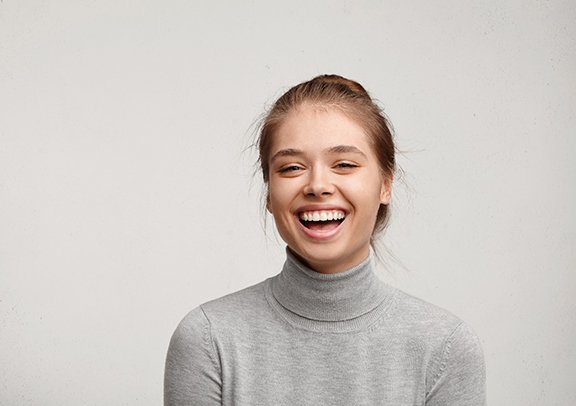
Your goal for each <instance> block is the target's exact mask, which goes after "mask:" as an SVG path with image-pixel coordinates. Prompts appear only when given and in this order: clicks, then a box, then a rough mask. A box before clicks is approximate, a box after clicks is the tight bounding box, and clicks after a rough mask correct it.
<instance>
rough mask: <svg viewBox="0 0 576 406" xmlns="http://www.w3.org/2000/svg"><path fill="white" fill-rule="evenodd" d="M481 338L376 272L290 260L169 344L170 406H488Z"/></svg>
mask: <svg viewBox="0 0 576 406" xmlns="http://www.w3.org/2000/svg"><path fill="white" fill-rule="evenodd" d="M485 403H486V401H485V367H484V358H483V354H482V349H481V346H480V343H479V340H478V338H477V337H476V335H475V334H474V332H472V331H471V329H470V328H469V327H468V326H467V325H466V324H464V323H463V322H462V321H461V320H459V319H458V318H457V317H455V316H453V315H452V314H450V313H449V312H447V311H445V310H443V309H440V308H438V307H436V306H433V305H431V304H429V303H426V302H424V301H422V300H420V299H417V298H414V297H412V296H410V295H408V294H406V293H403V292H401V291H399V290H397V289H395V288H393V287H391V286H389V285H387V284H385V283H383V282H381V281H380V280H379V279H378V277H377V276H376V274H375V273H374V260H373V255H372V254H371V255H370V257H369V258H368V259H367V260H365V261H364V262H362V263H361V264H359V265H358V266H356V267H354V268H352V269H350V270H347V271H345V272H341V273H336V274H321V273H318V272H315V271H313V270H311V269H309V268H307V267H306V266H304V265H303V264H302V263H301V262H299V261H298V259H297V258H296V257H294V256H293V255H292V254H291V253H290V251H287V260H286V262H285V264H284V267H283V269H282V272H280V273H279V274H278V275H276V276H274V277H272V278H269V279H267V280H265V281H263V282H261V283H259V284H257V285H254V286H251V287H248V288H246V289H244V290H241V291H239V292H236V293H232V294H230V295H227V296H224V297H222V298H219V299H216V300H213V301H210V302H208V303H205V304H203V305H201V306H199V307H198V308H196V309H194V310H192V311H191V312H190V313H189V314H188V315H187V316H186V317H185V318H184V319H183V320H182V322H181V323H180V324H179V325H178V327H177V329H176V331H175V332H174V334H173V336H172V339H171V341H170V346H169V349H168V355H167V359H166V369H165V381H164V404H165V406H180V405H202V406H204V405H206V406H213V405H236V406H242V405H246V406H248V405H249V406H258V405H262V406H264V405H266V406H269V405H275V406H294V405H366V406H368V405H370V406H375V405H388V406H404V405H406V406H408V405H414V406H416V405H419V406H421V405H426V406H456V405H457V406H483V405H485Z"/></svg>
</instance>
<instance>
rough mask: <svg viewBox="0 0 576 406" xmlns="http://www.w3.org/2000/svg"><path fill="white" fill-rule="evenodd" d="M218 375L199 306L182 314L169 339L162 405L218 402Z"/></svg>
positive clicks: (204, 405) (207, 325)
mask: <svg viewBox="0 0 576 406" xmlns="http://www.w3.org/2000/svg"><path fill="white" fill-rule="evenodd" d="M220 376H221V374H220V366H219V362H218V357H217V356H216V354H215V349H214V345H213V342H212V336H211V331H210V323H209V321H208V319H207V317H206V314H205V313H204V311H203V310H202V308H201V307H198V308H196V309H194V310H192V311H191V312H190V313H188V315H187V316H186V317H184V319H183V320H182V321H181V322H180V324H179V325H178V327H177V328H176V331H175V332H174V334H173V335H172V339H171V340H170V346H169V348H168V355H167V357H166V369H165V372H164V405H165V406H184V405H202V406H216V405H220V404H221V387H222V386H221V378H220Z"/></svg>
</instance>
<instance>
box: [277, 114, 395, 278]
mask: <svg viewBox="0 0 576 406" xmlns="http://www.w3.org/2000/svg"><path fill="white" fill-rule="evenodd" d="M273 137H274V139H273V142H272V148H271V154H270V161H269V164H270V173H269V184H268V188H269V191H268V193H269V194H268V203H267V208H268V210H269V211H270V212H271V213H272V215H273V216H274V220H275V222H276V227H277V228H278V231H279V233H280V235H281V236H282V239H284V241H285V242H286V244H288V247H290V249H291V250H292V251H293V252H294V253H295V254H296V255H297V256H299V257H300V259H302V260H303V261H304V262H305V263H306V264H307V265H308V266H309V267H311V268H312V269H314V270H316V271H318V272H322V273H335V272H341V271H344V270H347V269H349V268H351V267H353V266H355V265H357V264H358V263H360V262H362V261H363V260H364V259H366V257H367V256H368V253H369V250H370V238H371V236H372V232H373V229H374V224H375V221H376V215H377V213H378V208H379V206H380V204H388V203H389V201H390V183H391V182H390V180H389V179H387V178H386V177H384V175H383V174H382V171H381V170H380V168H379V166H378V160H377V158H376V156H375V154H374V151H373V150H372V146H371V145H370V142H369V139H368V136H367V135H366V134H365V132H364V130H363V129H362V127H361V126H360V125H358V124H356V122H355V121H353V120H351V119H350V118H348V117H347V116H346V115H344V114H343V113H341V112H339V111H338V110H335V109H319V108H317V107H314V106H309V105H308V106H307V105H303V106H300V107H299V108H298V109H296V110H293V111H292V112H290V113H289V114H288V116H287V117H286V118H285V120H284V122H283V123H282V125H281V126H280V127H279V129H278V131H277V132H276V133H275V134H274V135H273Z"/></svg>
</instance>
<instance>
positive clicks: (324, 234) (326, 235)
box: [296, 217, 346, 240]
mask: <svg viewBox="0 0 576 406" xmlns="http://www.w3.org/2000/svg"><path fill="white" fill-rule="evenodd" d="M345 221H346V219H344V220H343V221H342V222H341V223H340V224H339V225H338V227H336V228H334V229H332V230H328V231H317V230H311V229H309V228H307V227H306V226H304V224H302V223H301V222H300V219H299V218H298V217H296V222H297V223H298V226H299V227H300V229H301V230H302V231H303V232H304V234H306V235H307V236H308V237H310V238H312V239H314V240H328V239H330V238H332V237H334V236H335V235H336V234H338V233H339V232H340V229H341V228H342V225H343V224H344V222H345Z"/></svg>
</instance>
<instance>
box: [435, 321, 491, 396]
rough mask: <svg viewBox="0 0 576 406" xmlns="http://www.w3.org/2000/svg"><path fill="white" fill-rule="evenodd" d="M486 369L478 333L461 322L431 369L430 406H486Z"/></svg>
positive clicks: (445, 343)
mask: <svg viewBox="0 0 576 406" xmlns="http://www.w3.org/2000/svg"><path fill="white" fill-rule="evenodd" d="M485 405H486V369H485V365H484V355H483V353H482V347H481V345H480V341H479V340H478V337H477V336H476V334H475V333H474V332H473V331H472V330H471V329H470V328H469V327H468V326H466V325H465V324H464V323H461V324H460V325H459V326H458V327H457V328H456V329H455V330H454V332H453V333H452V334H451V335H450V337H448V339H447V340H446V341H445V342H444V346H443V348H442V350H441V352H440V353H439V354H438V356H437V357H436V358H435V360H434V361H433V363H432V365H431V368H430V370H429V385H428V393H427V396H426V406H485Z"/></svg>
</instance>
